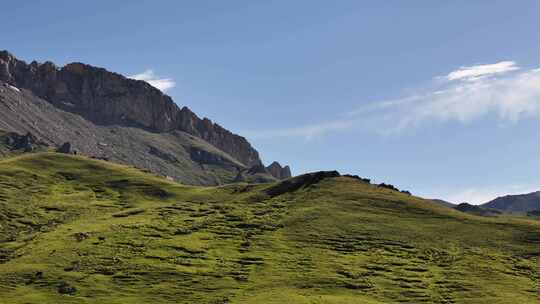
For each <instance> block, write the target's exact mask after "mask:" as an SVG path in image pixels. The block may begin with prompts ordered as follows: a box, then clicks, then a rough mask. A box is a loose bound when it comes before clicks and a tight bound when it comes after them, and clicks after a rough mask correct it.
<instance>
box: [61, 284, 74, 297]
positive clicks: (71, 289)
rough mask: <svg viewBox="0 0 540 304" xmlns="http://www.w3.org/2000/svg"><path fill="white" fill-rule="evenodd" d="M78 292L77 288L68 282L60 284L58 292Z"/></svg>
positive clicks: (69, 293)
mask: <svg viewBox="0 0 540 304" xmlns="http://www.w3.org/2000/svg"><path fill="white" fill-rule="evenodd" d="M76 292H77V288H75V287H73V286H71V285H69V284H68V283H66V282H62V283H60V284H58V293H60V294H68V295H72V294H75V293H76Z"/></svg>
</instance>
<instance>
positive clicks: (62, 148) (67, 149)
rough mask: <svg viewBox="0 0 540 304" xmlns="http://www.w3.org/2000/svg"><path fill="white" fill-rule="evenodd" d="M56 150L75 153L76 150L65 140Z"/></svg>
mask: <svg viewBox="0 0 540 304" xmlns="http://www.w3.org/2000/svg"><path fill="white" fill-rule="evenodd" d="M56 152H58V153H63V154H77V151H76V150H74V149H73V147H72V146H71V143H69V142H65V143H64V144H62V146H60V148H58V149H57V150H56Z"/></svg>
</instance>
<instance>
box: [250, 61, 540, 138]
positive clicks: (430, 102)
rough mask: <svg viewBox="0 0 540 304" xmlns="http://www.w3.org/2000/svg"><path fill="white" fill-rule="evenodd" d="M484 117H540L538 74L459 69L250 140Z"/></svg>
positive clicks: (506, 65)
mask: <svg viewBox="0 0 540 304" xmlns="http://www.w3.org/2000/svg"><path fill="white" fill-rule="evenodd" d="M511 71H514V73H509V72H511ZM441 80H442V81H441ZM488 115H491V116H493V117H495V118H497V119H499V120H500V121H504V122H512V123H515V122H517V121H519V120H520V119H523V118H540V69H528V70H523V69H520V68H519V67H518V66H517V65H516V63H515V62H513V61H502V62H499V63H495V64H486V65H476V66H470V67H462V68H460V69H458V70H456V71H453V72H451V73H449V74H448V75H447V76H444V77H437V78H436V81H432V82H430V83H429V84H428V85H426V86H424V87H423V88H420V89H418V90H416V91H415V92H413V93H412V94H409V95H405V96H402V97H400V98H397V99H391V100H383V101H379V102H375V103H370V104H364V105H362V106H360V107H358V108H355V109H352V110H349V111H348V112H346V113H344V115H341V117H339V116H336V118H335V119H331V120H327V121H324V122H321V123H320V124H313V125H305V126H299V127H295V128H289V129H277V130H262V131H252V132H248V135H249V134H251V135H252V136H251V137H254V138H261V137H263V138H268V137H304V138H307V139H310V138H313V137H316V136H322V135H324V134H328V133H331V132H337V131H343V130H346V129H351V128H362V129H363V130H374V131H376V132H378V133H381V134H395V133H399V132H401V131H403V130H406V129H411V128H414V127H419V126H421V125H422V124H425V123H431V124H432V123H437V122H450V121H453V122H457V123H461V124H467V123H470V122H472V121H474V120H477V119H480V118H483V117H485V116H488Z"/></svg>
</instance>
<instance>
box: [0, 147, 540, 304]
mask: <svg viewBox="0 0 540 304" xmlns="http://www.w3.org/2000/svg"><path fill="white" fill-rule="evenodd" d="M0 185H1V187H0V295H1V299H0V302H2V303H10V304H22V303H24V304H26V303H58V304H63V303H87V304H93V303H96V304H97V303H114V304H121V303H154V304H159V303H204V304H210V303H211V304H217V303H228V304H236V303H242V304H244V303H246V304H251V303H253V304H254V303H257V304H261V303H273V304H281V303H328V304H341V303H373V304H375V303H479V304H480V303H490V304H498V303H501V304H502V303H538V302H539V301H540V296H539V294H538V281H539V279H540V276H539V273H540V259H539V257H540V255H539V253H540V222H538V221H535V220H522V219H514V218H510V217H507V218H504V219H499V218H485V217H477V216H473V215H468V214H464V213H461V212H458V211H454V210H451V209H448V208H444V207H440V206H437V205H435V204H433V203H432V202H430V201H426V200H422V199H419V198H417V197H414V196H411V195H407V194H404V193H401V192H399V191H395V190H391V189H388V188H384V187H378V186H376V185H370V184H369V183H367V182H364V181H361V180H359V179H355V178H349V177H339V175H338V174H337V172H319V173H314V174H309V175H305V176H300V177H297V178H293V179H291V180H287V181H284V182H280V183H277V182H276V183H273V184H270V185H266V184H265V185H245V184H235V185H228V186H220V187H191V186H184V185H179V184H175V183H172V182H169V181H167V180H165V179H161V178H157V177H155V176H153V175H150V174H144V173H142V172H140V171H138V170H135V169H133V168H129V167H125V166H121V165H116V164H112V163H108V162H103V161H97V160H91V159H87V158H83V157H80V156H68V155H63V154H53V153H47V154H27V155H25V156H22V157H17V158H11V159H8V160H2V161H0Z"/></svg>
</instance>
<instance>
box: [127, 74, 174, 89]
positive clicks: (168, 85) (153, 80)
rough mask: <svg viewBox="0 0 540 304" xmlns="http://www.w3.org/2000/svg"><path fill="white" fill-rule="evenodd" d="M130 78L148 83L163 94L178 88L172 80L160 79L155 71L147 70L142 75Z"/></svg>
mask: <svg viewBox="0 0 540 304" xmlns="http://www.w3.org/2000/svg"><path fill="white" fill-rule="evenodd" d="M128 78H131V79H135V80H143V81H146V82H148V83H149V84H150V85H151V86H153V87H154V88H156V89H159V90H160V91H162V92H166V91H167V90H170V89H172V88H174V87H175V86H176V82H174V80H172V79H170V78H160V77H159V76H157V75H156V74H155V73H154V71H153V70H146V71H144V72H142V73H140V74H136V75H131V76H128Z"/></svg>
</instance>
